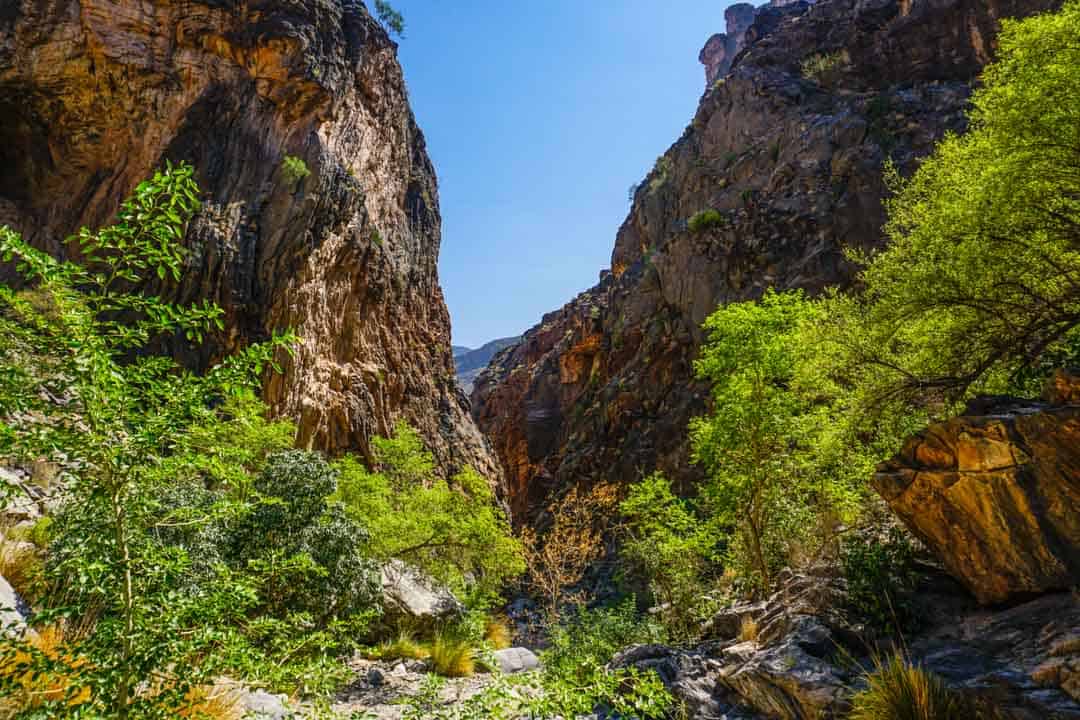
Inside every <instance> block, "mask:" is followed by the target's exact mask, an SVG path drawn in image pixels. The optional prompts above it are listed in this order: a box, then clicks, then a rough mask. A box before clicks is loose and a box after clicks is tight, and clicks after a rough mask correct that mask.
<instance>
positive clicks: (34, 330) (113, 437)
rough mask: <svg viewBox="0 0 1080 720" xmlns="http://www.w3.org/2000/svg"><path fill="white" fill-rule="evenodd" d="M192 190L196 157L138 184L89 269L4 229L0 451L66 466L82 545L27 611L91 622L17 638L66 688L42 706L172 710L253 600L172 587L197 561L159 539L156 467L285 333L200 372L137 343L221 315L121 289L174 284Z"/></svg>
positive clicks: (72, 527)
mask: <svg viewBox="0 0 1080 720" xmlns="http://www.w3.org/2000/svg"><path fill="white" fill-rule="evenodd" d="M197 193H198V189H197V187H196V184H195V182H194V179H193V171H192V169H191V168H190V167H189V166H186V165H180V166H171V165H168V166H166V168H165V169H164V170H163V171H161V172H158V173H155V175H154V176H153V178H152V179H151V180H148V181H146V182H144V183H141V184H140V185H139V186H138V188H136V190H135V192H134V194H133V196H132V197H131V198H130V199H129V200H127V201H126V202H125V203H124V204H123V205H122V207H121V209H120V212H119V214H118V216H117V220H116V223H115V224H113V225H111V226H109V227H106V228H103V229H101V230H99V231H97V232H92V231H90V230H88V229H85V228H84V229H82V230H80V231H79V233H78V234H77V235H76V236H75V238H74V239H73V240H75V241H77V242H78V245H79V249H80V256H81V261H80V262H79V263H76V262H71V261H58V260H56V259H54V258H52V257H50V256H48V255H46V254H45V253H42V252H40V251H37V250H35V249H33V248H32V247H30V246H29V245H27V244H26V243H25V242H24V241H23V240H22V239H21V238H20V237H19V236H18V235H17V234H16V233H14V232H12V231H11V230H9V229H7V228H0V255H2V257H3V259H4V260H5V261H12V260H15V261H16V262H17V268H18V270H19V272H20V273H21V274H22V276H23V278H24V279H25V281H26V282H27V283H28V287H29V289H28V290H24V291H19V292H17V291H16V290H14V289H13V288H11V287H8V286H4V285H0V332H3V333H4V335H5V337H7V338H10V340H11V344H9V345H8V346H7V347H8V351H5V352H4V353H3V354H2V355H0V377H4V378H8V379H14V380H16V381H18V382H16V383H13V382H5V383H0V410H2V411H3V412H4V420H3V423H4V429H5V431H4V433H3V437H4V438H5V447H4V448H2V449H0V450H2V451H3V452H4V453H5V454H7V455H9V456H11V455H14V456H16V457H24V458H33V457H39V456H42V455H43V456H45V457H47V458H50V459H54V460H57V461H60V462H62V463H63V465H64V466H65V467H67V468H69V469H70V470H71V472H70V473H69V477H68V480H67V487H66V489H65V498H66V500H65V503H64V505H63V508H62V510H61V512H60V513H59V514H58V516H57V518H56V522H55V523H54V527H55V531H56V533H57V535H58V536H60V537H63V536H67V537H75V538H78V539H79V541H78V542H73V543H67V544H66V546H63V547H66V551H61V552H57V553H55V554H54V555H53V556H51V557H50V562H49V565H48V569H47V576H48V579H49V580H50V581H51V586H50V592H49V593H48V595H47V596H46V606H45V607H46V609H45V610H43V611H42V612H40V613H38V614H37V616H36V618H35V620H36V621H37V622H39V623H48V622H59V621H62V620H64V619H67V620H70V621H72V622H73V623H74V622H78V623H81V624H82V626H83V627H84V628H85V627H86V626H87V625H88V626H89V630H88V631H85V632H83V633H80V634H76V635H73V636H72V637H70V638H69V639H68V640H66V641H65V643H64V645H63V648H62V650H61V651H60V652H59V653H58V654H57V653H53V654H46V653H42V652H41V651H40V650H38V649H37V648H35V647H34V646H33V645H29V644H20V643H15V642H12V643H9V644H8V645H7V646H6V647H5V648H4V655H5V657H4V661H3V662H4V664H5V666H7V667H9V668H10V667H11V666H12V665H11V664H15V665H19V666H23V667H25V668H26V671H27V672H28V673H31V674H34V673H40V674H44V675H50V674H51V675H54V676H55V675H57V674H59V675H60V676H61V677H64V678H65V681H66V684H67V687H68V690H67V692H66V697H63V698H61V699H57V700H51V701H49V702H48V703H46V705H49V706H51V707H52V710H53V711H54V712H57V713H59V714H61V715H64V713H69V712H70V711H71V708H70V707H69V703H71V702H74V701H75V700H76V699H78V702H79V706H78V714H79V716H80V717H110V718H121V719H126V718H135V717H139V718H158V717H160V718H165V717H174V716H175V713H176V711H177V710H178V709H180V708H182V707H184V706H186V705H188V704H190V696H189V693H190V691H191V689H192V687H193V685H194V684H196V683H198V682H199V681H200V680H202V679H205V678H206V677H207V673H209V672H212V671H213V664H212V663H201V662H199V660H200V659H201V658H202V657H203V653H204V652H205V650H206V648H207V647H209V646H210V644H212V642H213V640H214V634H215V632H214V630H215V627H217V625H218V623H219V622H220V621H221V620H222V619H224V618H234V617H235V614H236V613H237V612H242V610H243V609H244V608H246V607H248V605H249V600H250V592H249V591H250V588H248V587H246V586H245V585H244V584H242V583H234V582H230V581H229V580H228V579H227V578H223V579H222V581H221V582H217V583H214V584H210V585H207V586H205V587H204V588H203V592H202V593H201V594H199V595H185V594H182V593H179V592H178V591H177V587H176V581H177V578H178V577H179V576H182V575H183V574H184V573H185V572H186V570H187V568H188V566H189V565H190V558H189V557H187V555H186V554H185V553H183V552H178V551H177V550H176V548H174V547H170V546H166V545H163V544H161V543H158V542H156V541H155V539H154V537H155V536H154V533H153V529H154V528H155V527H156V526H157V524H158V523H159V522H160V520H161V518H160V515H159V514H158V512H157V510H158V506H157V503H156V501H155V500H154V493H153V492H152V489H153V487H154V486H155V485H156V480H157V478H158V477H159V476H158V475H157V473H156V469H157V466H158V465H159V464H160V463H161V462H162V459H163V458H164V456H166V455H167V454H168V453H169V451H170V449H171V447H172V446H173V443H174V439H175V437H174V436H175V435H177V434H179V433H181V432H182V431H183V429H184V428H186V427H189V426H191V425H192V424H193V423H196V422H198V421H199V420H200V418H206V417H207V416H208V415H210V414H213V413H215V412H216V410H215V409H214V408H215V406H216V404H217V403H218V401H219V400H220V399H222V398H226V397H229V396H231V395H232V394H234V393H235V392H236V391H238V390H240V389H243V388H253V387H257V383H258V378H259V375H260V373H261V372H262V370H263V368H264V367H266V366H267V365H268V364H270V363H271V362H272V357H273V354H274V352H275V350H276V349H277V348H279V347H281V346H283V345H286V344H288V342H289V341H290V339H291V338H289V337H287V336H276V337H275V338H274V339H273V340H272V341H271V342H269V343H267V344H265V345H256V346H252V347H249V348H247V349H246V350H244V351H242V352H241V353H239V354H238V355H236V356H233V357H231V358H228V359H226V360H225V361H223V362H222V363H221V364H219V365H217V366H215V367H213V368H211V369H210V370H209V371H207V372H206V373H205V374H203V375H201V376H199V375H196V374H194V373H191V372H188V371H186V370H183V369H181V368H179V367H177V366H176V364H175V363H174V362H173V361H172V360H170V359H168V358H164V357H159V356H154V355H149V354H145V353H144V352H143V349H144V348H145V347H147V346H148V344H149V343H150V342H151V341H152V340H154V339H155V338H158V337H161V336H176V335H178V334H179V335H181V336H186V337H187V338H188V339H189V340H191V341H195V342H198V341H200V340H201V338H202V335H203V333H204V332H205V331H206V330H208V329H209V328H213V327H218V328H220V327H221V315H222V312H221V310H220V309H219V308H217V307H215V306H213V305H210V304H209V303H204V304H201V305H195V306H190V307H184V306H179V305H176V304H172V303H169V302H167V301H165V300H163V299H161V298H160V297H157V296H154V295H150V294H144V293H140V292H132V291H130V290H129V288H131V287H133V286H138V284H139V283H142V282H144V281H146V280H148V279H150V278H151V277H152V276H156V277H157V278H159V279H165V278H169V279H171V280H174V281H175V280H178V279H179V278H180V275H181V269H182V266H183V255H182V249H181V246H180V244H179V241H180V239H181V238H182V237H183V232H184V226H185V223H186V222H187V220H188V219H189V218H190V217H191V215H192V214H193V212H194V211H195V209H196V208H197V207H198V200H197ZM12 348H14V351H10V350H11V349H12ZM19 410H21V411H22V413H18V414H17V413H15V412H13V411H19ZM216 511H217V509H216V508H215V509H214V512H216ZM179 668H183V669H184V672H183V673H178V672H176V670H177V669H179ZM20 677H21V678H24V679H25V677H29V676H28V675H26V674H25V673H23V674H21V675H20V674H19V673H15V674H13V675H9V676H5V678H4V680H3V681H2V682H0V693H5V694H11V693H18V692H20V691H22V690H23V689H24V688H22V687H20V681H19V678H20ZM35 712H37V713H39V714H38V715H36V716H41V713H42V712H43V710H42V709H41V708H39V709H38V710H37V711H35ZM49 716H55V715H49ZM64 716H66V715H64Z"/></svg>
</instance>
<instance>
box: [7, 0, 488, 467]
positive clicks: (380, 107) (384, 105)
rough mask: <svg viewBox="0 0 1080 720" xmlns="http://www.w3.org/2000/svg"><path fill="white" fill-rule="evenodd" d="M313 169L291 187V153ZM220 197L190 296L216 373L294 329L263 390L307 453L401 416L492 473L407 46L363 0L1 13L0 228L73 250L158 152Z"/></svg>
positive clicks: (208, 213)
mask: <svg viewBox="0 0 1080 720" xmlns="http://www.w3.org/2000/svg"><path fill="white" fill-rule="evenodd" d="M290 155H291V156H295V157H298V158H300V159H301V160H303V161H304V163H306V165H307V167H308V168H309V170H310V176H308V177H306V178H304V179H302V180H291V179H289V178H288V177H286V176H285V174H283V173H282V171H281V166H282V162H283V160H284V158H285V157H286V156H290ZM167 159H168V160H172V161H174V162H175V161H187V162H190V163H191V164H193V165H194V166H195V168H196V169H197V177H198V181H199V184H200V186H201V187H202V189H203V191H204V193H205V197H204V204H203V208H202V210H201V212H200V213H199V214H198V216H197V217H196V218H195V220H194V221H193V222H192V223H191V226H190V228H189V231H188V233H187V237H186V244H187V245H188V247H189V248H190V254H189V261H188V268H187V273H186V274H185V277H184V280H183V282H182V283H181V285H180V286H179V287H171V288H166V291H167V292H168V293H170V294H172V295H173V296H175V297H176V298H177V299H180V300H184V301H188V300H194V299H197V298H209V299H211V300H214V301H216V302H217V303H219V304H220V305H221V306H222V307H223V308H224V309H225V312H226V319H227V327H226V331H225V332H224V333H221V334H220V335H219V336H217V337H214V338H212V339H211V341H209V342H207V343H206V344H205V345H203V346H202V347H199V348H194V349H192V348H186V347H174V348H173V350H174V351H175V352H176V353H177V354H178V355H179V356H180V357H181V358H182V359H183V360H184V361H186V362H187V363H189V364H191V365H193V366H205V365H206V364H207V363H210V362H213V361H214V360H216V359H218V358H220V357H221V356H222V355H223V354H225V353H227V352H229V351H231V350H234V349H235V348H237V347H240V346H242V345H244V344H245V343H249V342H252V341H257V340H260V339H262V338H265V337H267V336H268V335H269V334H270V333H271V332H272V331H274V330H277V329H283V328H287V327H291V328H293V329H295V330H296V332H297V334H298V335H299V337H300V342H299V345H298V346H297V348H296V353H295V356H294V357H291V358H285V359H284V372H283V373H282V374H280V375H270V376H269V378H268V383H267V386H266V391H265V393H266V399H267V400H268V401H269V402H270V404H271V406H272V407H273V408H274V409H275V411H277V412H278V413H280V414H282V415H285V416H288V417H291V418H293V419H295V420H296V421H297V422H298V424H299V435H300V438H299V439H300V442H301V444H302V445H305V446H311V447H316V448H321V449H324V450H328V451H332V452H337V451H344V450H349V449H355V450H359V451H361V452H367V451H368V441H369V438H370V437H371V436H372V435H373V434H375V433H387V432H388V431H389V430H390V429H391V428H392V426H393V424H394V422H395V421H396V420H398V419H406V420H408V421H409V422H411V423H413V424H414V425H415V426H417V427H418V428H419V430H420V431H421V433H422V434H423V436H424V438H425V439H426V440H427V442H428V443H429V444H430V445H431V446H432V447H433V449H434V451H435V453H436V455H437V457H438V459H439V461H440V462H441V463H442V464H443V465H445V466H447V467H456V466H460V465H463V464H471V465H474V466H476V467H477V468H478V469H479V470H481V471H482V472H485V473H487V474H488V475H489V476H490V477H492V478H495V477H497V475H498V469H497V466H496V464H495V463H494V461H493V459H492V457H491V455H490V454H489V453H488V451H487V450H486V449H485V444H484V441H483V439H482V437H481V436H480V435H479V433H478V432H477V430H476V428H475V426H474V425H473V423H472V421H471V419H470V418H469V415H468V410H467V403H466V401H465V399H464V397H462V396H461V395H460V394H459V393H458V391H457V389H456V387H455V382H454V372H453V366H452V361H451V351H450V333H449V317H448V314H447V311H446V306H445V304H444V302H443V297H442V292H441V290H440V287H439V283H438V277H437V271H436V263H437V259H438V252H439V239H440V238H439V233H440V217H439V207H438V193H437V186H436V179H435V174H434V171H433V168H432V166H431V162H430V160H429V158H428V155H427V152H426V149H425V144H424V137H423V135H422V133H421V132H420V130H419V128H418V127H417V125H416V123H415V121H414V119H413V115H412V112H411V110H410V108H409V104H408V99H407V95H406V89H405V83H404V81H403V78H402V72H401V68H400V66H399V65H398V62H397V58H396V46H395V44H394V43H393V42H391V40H390V39H389V38H388V37H387V35H386V33H385V32H384V31H383V29H382V28H381V27H380V25H379V24H378V23H377V22H376V21H375V20H373V18H372V17H371V16H370V15H369V13H368V11H367V10H366V9H365V8H364V6H363V5H362V4H361V3H360V2H357V1H355V0H284V1H283V0H250V1H249V2H245V3H234V2H223V1H222V0H155V1H154V2H139V1H136V0H52V1H50V2H40V1H38V0H7V1H5V2H4V3H2V4H0V222H2V223H7V224H11V225H13V226H14V227H15V228H16V229H18V230H20V231H22V232H23V233H24V234H25V235H26V236H27V237H28V238H30V239H31V240H32V241H33V242H34V243H35V244H36V245H38V246H40V247H43V248H47V249H49V250H50V251H52V252H54V253H57V254H63V253H65V252H69V251H71V248H67V247H65V245H64V238H65V237H66V236H67V235H68V234H69V233H71V232H72V231H74V230H75V229H76V228H78V227H79V226H80V225H90V226H97V225H100V224H102V223H105V222H107V221H108V220H109V218H110V217H111V216H112V214H113V213H114V212H115V211H116V209H117V207H118V206H119V203H120V201H121V200H122V198H123V197H124V196H125V195H127V194H128V193H129V192H130V191H131V190H132V189H133V188H134V186H135V185H136V184H137V183H138V182H139V181H140V180H141V179H143V178H145V177H147V176H148V175H149V174H150V173H151V172H152V171H153V169H154V168H155V167H157V166H159V165H161V164H162V163H163V162H164V161H165V160H167Z"/></svg>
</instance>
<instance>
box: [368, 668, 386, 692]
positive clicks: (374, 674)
mask: <svg viewBox="0 0 1080 720" xmlns="http://www.w3.org/2000/svg"><path fill="white" fill-rule="evenodd" d="M367 681H368V683H370V684H371V685H374V686H375V687H381V686H383V685H385V684H386V673H384V672H383V671H382V670H380V669H379V668H377V667H373V668H371V669H370V670H368V672H367Z"/></svg>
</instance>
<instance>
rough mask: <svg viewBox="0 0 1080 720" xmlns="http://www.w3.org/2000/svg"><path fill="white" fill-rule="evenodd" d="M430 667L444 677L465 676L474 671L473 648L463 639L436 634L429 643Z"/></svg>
mask: <svg viewBox="0 0 1080 720" xmlns="http://www.w3.org/2000/svg"><path fill="white" fill-rule="evenodd" d="M431 666H432V669H433V670H434V671H435V672H436V673H438V674H439V675H442V676H444V677H466V676H468V675H472V674H473V673H474V672H476V661H475V659H474V657H473V648H472V646H471V645H470V644H469V643H468V642H467V641H465V640H459V639H457V638H454V637H451V636H449V635H444V634H437V635H436V636H435V639H434V640H433V641H432V643H431Z"/></svg>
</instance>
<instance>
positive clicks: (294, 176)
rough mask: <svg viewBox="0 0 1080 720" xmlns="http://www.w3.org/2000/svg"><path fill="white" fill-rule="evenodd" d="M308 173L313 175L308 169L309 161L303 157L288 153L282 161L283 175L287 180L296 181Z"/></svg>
mask: <svg viewBox="0 0 1080 720" xmlns="http://www.w3.org/2000/svg"><path fill="white" fill-rule="evenodd" d="M308 175H311V170H309V169H308V166H307V163H306V162H304V160H303V158H298V157H296V156H295V155H286V156H285V159H284V160H282V161H281V176H282V177H283V178H285V182H289V183H296V182H299V181H301V180H303V179H304V178H306V177H307V176H308Z"/></svg>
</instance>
